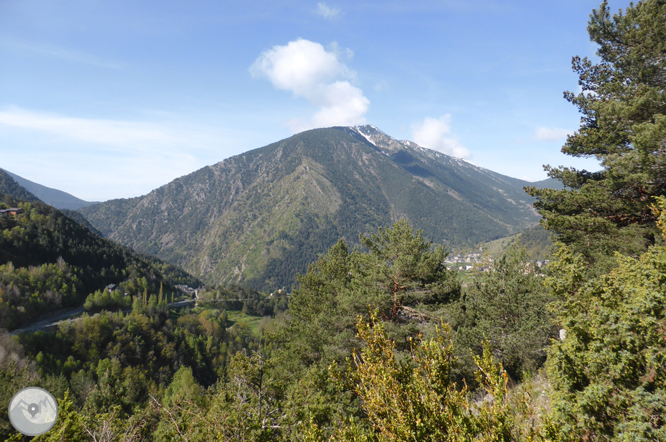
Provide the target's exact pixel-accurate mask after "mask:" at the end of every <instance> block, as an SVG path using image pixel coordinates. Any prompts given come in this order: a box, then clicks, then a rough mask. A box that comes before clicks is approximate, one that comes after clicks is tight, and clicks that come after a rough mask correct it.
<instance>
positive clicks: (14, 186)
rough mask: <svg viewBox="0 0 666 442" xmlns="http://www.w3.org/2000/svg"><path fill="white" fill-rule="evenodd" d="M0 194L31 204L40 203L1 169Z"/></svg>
mask: <svg viewBox="0 0 666 442" xmlns="http://www.w3.org/2000/svg"><path fill="white" fill-rule="evenodd" d="M0 193H3V194H5V195H9V196H11V197H13V198H16V199H19V200H23V201H28V202H31V203H34V202H41V201H40V199H39V198H37V197H36V196H35V195H33V194H32V193H30V192H28V190H27V189H26V188H25V187H23V186H21V185H20V184H19V183H17V182H16V181H15V180H14V178H12V177H11V175H9V174H8V173H7V172H5V171H4V170H2V169H0Z"/></svg>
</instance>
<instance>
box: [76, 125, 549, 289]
mask: <svg viewBox="0 0 666 442" xmlns="http://www.w3.org/2000/svg"><path fill="white" fill-rule="evenodd" d="M528 184H529V183H527V182H525V181H522V180H518V179H514V178H510V177H506V176H503V175H500V174H498V173H495V172H492V171H489V170H487V169H483V168H481V167H477V166H475V165H473V164H471V163H469V162H466V161H463V160H460V159H456V158H453V157H449V156H447V155H444V154H441V153H438V152H435V151H431V150H428V149H424V148H422V147H420V146H417V145H416V144H414V143H412V142H409V141H398V140H395V139H393V138H391V137H389V136H388V135H386V134H384V133H383V132H381V131H380V130H378V129H376V128H374V127H373V126H363V127H336V128H328V129H315V130H310V131H306V132H303V133H300V134H297V135H294V136H292V137H290V138H287V139H285V140H282V141H279V142H277V143H273V144H270V145H268V146H265V147H262V148H259V149H255V150H251V151H249V152H246V153H244V154H241V155H237V156H234V157H231V158H228V159H226V160H224V161H222V162H220V163H217V164H215V165H212V166H208V167H204V168H203V169H200V170H198V171H196V172H193V173H191V174H189V175H186V176H184V177H181V178H178V179H176V180H174V181H172V182H171V183H169V184H166V185H164V186H162V187H160V188H158V189H156V190H154V191H153V192H151V193H149V194H148V195H145V196H142V197H137V198H131V199H120V200H111V201H107V202H104V203H100V204H95V205H92V206H88V207H85V208H81V209H79V211H80V212H81V213H82V214H83V215H84V216H85V217H86V218H87V219H88V220H89V221H90V223H91V224H92V225H93V226H94V227H95V228H96V229H98V230H99V231H100V232H102V233H103V234H104V235H107V236H108V237H109V238H111V239H113V240H115V241H118V242H120V243H122V244H125V245H128V246H130V247H132V248H134V249H135V250H137V251H140V252H143V253H148V254H152V255H155V256H158V257H160V258H162V259H165V260H167V261H169V262H171V263H174V264H177V265H180V266H182V267H183V268H185V269H187V270H188V271H190V272H191V273H193V274H194V275H196V276H198V277H200V278H202V279H205V280H206V281H207V282H210V283H215V284H220V283H225V284H226V283H243V284H245V285H248V286H251V287H254V288H259V289H263V290H273V289H277V288H281V287H289V286H290V285H291V284H292V283H293V281H294V277H295V275H296V273H297V272H300V273H304V272H305V270H306V269H307V265H308V263H310V262H312V261H313V260H315V259H316V258H317V256H318V254H320V253H323V252H324V251H325V250H327V249H328V248H329V247H330V246H331V245H333V244H334V243H335V242H336V241H337V240H338V239H339V238H340V237H342V238H344V239H345V240H346V241H347V242H349V243H350V244H356V243H358V235H359V234H360V233H368V232H371V231H376V228H377V227H379V226H387V225H390V224H391V223H393V222H394V221H396V220H398V219H400V218H407V219H409V221H410V222H411V223H413V224H414V225H415V226H416V227H417V228H420V229H423V231H424V235H425V236H426V237H427V238H428V239H430V240H431V241H434V242H435V243H448V244H476V243H478V242H480V241H489V240H493V239H496V238H501V237H505V236H508V235H510V234H513V233H517V232H519V231H521V230H523V229H525V228H528V227H530V226H532V225H535V224H536V223H537V221H538V219H539V217H538V215H537V214H536V212H534V211H533V209H532V207H531V203H532V199H531V198H529V197H528V196H527V195H526V194H525V193H524V191H523V190H522V186H525V185H528Z"/></svg>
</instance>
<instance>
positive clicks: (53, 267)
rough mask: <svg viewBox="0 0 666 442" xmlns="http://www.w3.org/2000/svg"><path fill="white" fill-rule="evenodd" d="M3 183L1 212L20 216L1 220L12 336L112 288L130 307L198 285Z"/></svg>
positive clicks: (1, 176)
mask: <svg viewBox="0 0 666 442" xmlns="http://www.w3.org/2000/svg"><path fill="white" fill-rule="evenodd" d="M0 180H2V181H0V185H2V186H3V187H1V188H0V209H7V208H12V207H13V208H19V209H21V210H22V213H17V214H16V215H12V214H10V213H5V214H3V215H0V232H1V235H0V327H2V328H5V329H9V330H12V329H15V328H19V327H20V326H21V325H23V324H24V323H26V322H27V321H30V320H33V319H35V318H37V317H39V316H40V315H43V314H44V313H49V312H53V310H57V309H60V308H64V307H73V306H78V305H81V304H82V303H83V302H84V301H85V300H86V297H87V296H88V295H89V294H91V293H94V292H95V291H98V290H99V291H102V290H104V288H105V287H106V286H107V285H109V284H115V285H117V286H118V288H119V290H117V292H118V293H119V294H120V295H121V296H125V294H127V298H128V299H130V300H131V299H132V298H133V297H136V296H142V295H143V294H144V292H145V293H148V292H153V293H155V292H156V291H157V290H158V288H159V287H162V290H167V291H168V292H170V293H173V292H174V291H177V289H176V288H175V286H176V285H178V284H189V285H191V286H198V285H200V282H199V281H198V280H197V279H196V278H194V277H192V276H190V275H189V274H188V273H186V272H184V271H183V270H181V269H179V268H177V267H176V266H173V265H171V264H168V263H165V262H163V261H161V260H159V259H156V258H154V257H149V256H146V255H140V254H137V253H135V252H133V251H132V250H130V249H129V248H127V247H124V246H121V245H118V244H115V243H113V242H112V241H109V240H107V239H104V238H102V237H100V236H99V235H97V234H95V233H94V232H92V231H90V230H89V229H88V227H87V226H86V225H84V224H81V223H80V222H79V221H76V220H74V219H71V218H69V217H68V216H66V215H64V214H63V213H62V212H60V211H58V210H57V209H55V208H53V207H52V206H49V205H46V204H44V203H42V202H41V201H39V200H38V199H36V198H35V197H34V196H31V195H30V194H29V193H28V192H27V191H25V189H22V188H21V187H20V186H18V185H16V183H15V182H13V180H12V179H11V178H10V177H8V175H6V174H5V173H4V172H3V171H0ZM11 195H18V196H20V197H23V198H26V199H17V198H16V197H13V196H11ZM28 200H31V201H32V202H29V201H28ZM79 216H80V215H79Z"/></svg>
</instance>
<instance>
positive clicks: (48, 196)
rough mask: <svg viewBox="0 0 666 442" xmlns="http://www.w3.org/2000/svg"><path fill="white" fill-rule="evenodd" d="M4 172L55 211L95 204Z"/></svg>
mask: <svg viewBox="0 0 666 442" xmlns="http://www.w3.org/2000/svg"><path fill="white" fill-rule="evenodd" d="M0 170H2V169H0ZM4 172H6V173H7V174H8V175H9V176H10V177H12V178H13V179H14V181H16V182H17V183H18V184H19V185H21V186H22V187H24V188H25V189H26V190H27V191H28V192H30V193H32V194H33V195H35V196H36V197H37V198H39V199H40V200H42V201H43V202H45V203H46V204H50V205H52V206H53V207H55V208H56V209H70V210H75V209H79V208H81V207H86V206H89V205H91V204H95V203H94V202H90V201H84V200H82V199H79V198H77V197H75V196H74V195H70V194H69V193H67V192H63V191H62V190H58V189H52V188H50V187H46V186H42V185H41V184H37V183H33V182H32V181H30V180H26V179H25V178H23V177H20V176H18V175H16V174H15V173H11V172H10V171H8V170H4Z"/></svg>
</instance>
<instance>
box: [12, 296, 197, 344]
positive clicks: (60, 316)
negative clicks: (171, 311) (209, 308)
mask: <svg viewBox="0 0 666 442" xmlns="http://www.w3.org/2000/svg"><path fill="white" fill-rule="evenodd" d="M193 302H194V299H186V300H184V301H177V302H172V303H169V304H168V305H169V307H171V308H178V307H184V306H186V305H187V304H191V303H193ZM129 311H132V309H131V308H130V309H124V310H123V312H129ZM81 313H83V306H81V307H77V308H74V309H67V310H60V311H59V312H57V313H55V314H53V315H51V316H49V317H48V318H45V319H42V320H40V321H38V322H34V323H32V324H30V325H26V326H24V327H23V328H18V329H16V330H14V331H12V332H11V333H10V335H12V336H15V335H18V334H19V333H25V332H34V331H37V330H43V329H45V328H49V327H53V326H56V325H58V324H60V323H61V322H64V321H69V320H70V319H67V318H71V317H72V316H76V315H80V314H81Z"/></svg>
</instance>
